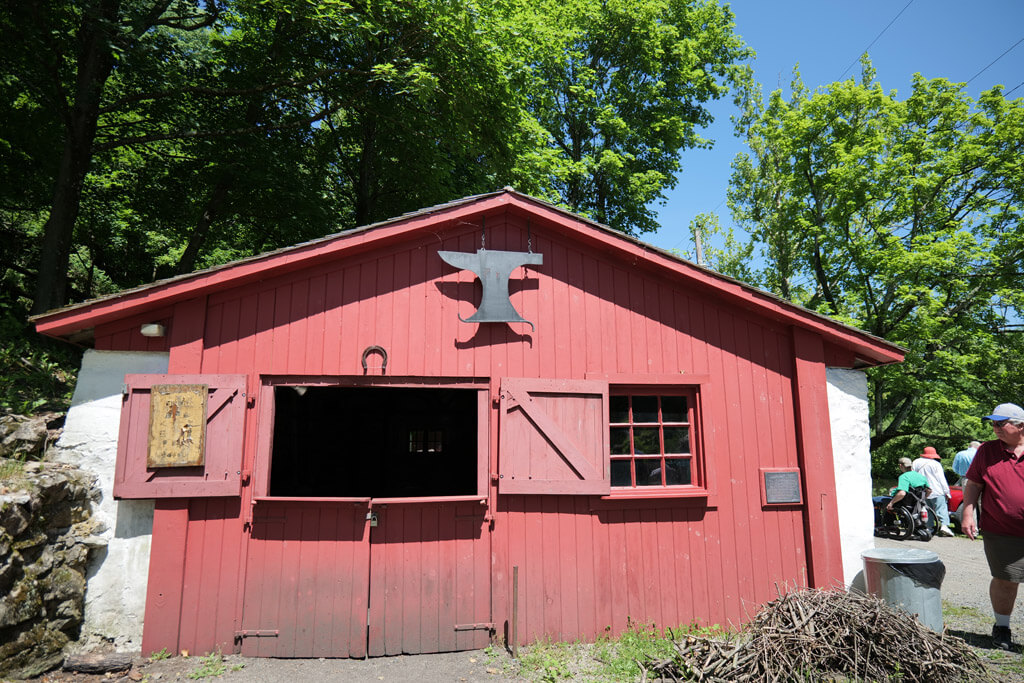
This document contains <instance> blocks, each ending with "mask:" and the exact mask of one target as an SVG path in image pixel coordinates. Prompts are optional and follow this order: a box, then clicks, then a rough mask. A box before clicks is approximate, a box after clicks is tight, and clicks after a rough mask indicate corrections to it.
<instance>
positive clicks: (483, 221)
mask: <svg viewBox="0 0 1024 683" xmlns="http://www.w3.org/2000/svg"><path fill="white" fill-rule="evenodd" d="M480 248H481V249H486V248H487V216H481V217H480Z"/></svg>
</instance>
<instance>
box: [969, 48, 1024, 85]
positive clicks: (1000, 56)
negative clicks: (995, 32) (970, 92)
mask: <svg viewBox="0 0 1024 683" xmlns="http://www.w3.org/2000/svg"><path fill="white" fill-rule="evenodd" d="M1021 43H1024V38H1021V39H1020V40H1018V41H1017V42H1016V43H1014V44H1013V45H1011V46H1010V47H1008V48H1007V49H1006V52H1004V53H1003V54H1001V55H999V56H998V57H996V58H995V59H993V60H992V61H991V62H990V63H989V65H988V66H986V67H985V68H984V69H982V70H981V71H979V72H978V73H976V74H974V75H973V76H971V78H970V80H968V81H967V83H966V85H969V84H970V82H971V81H973V80H974V79H975V78H977V77H978V76H980V75H981V74H983V73H985V72H986V71H988V67H989V66H992V65H993V64H995V63H996V62H998V61H999V60H1000V59H1002V58H1003V57H1005V56H1006V55H1008V54H1010V52H1011V51H1012V50H1013V48H1015V47H1017V46H1018V45H1020V44H1021ZM1017 87H1018V88H1019V87H1020V86H1019V85H1018V86H1017ZM1014 90H1016V88H1014ZM1011 92H1012V91H1011Z"/></svg>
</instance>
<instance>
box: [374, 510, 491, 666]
mask: <svg viewBox="0 0 1024 683" xmlns="http://www.w3.org/2000/svg"><path fill="white" fill-rule="evenodd" d="M485 512H486V508H485V507H484V506H483V505H481V504H480V503H479V502H477V501H470V502H435V503H401V504H398V505H383V506H380V507H374V510H373V515H374V517H375V519H376V524H377V526H376V527H373V528H372V529H371V530H370V597H369V607H370V610H369V645H368V650H369V654H370V655H371V656H376V655H397V654H417V653H428V652H452V651H456V650H473V649H478V648H482V647H485V646H486V645H487V643H488V641H489V635H490V633H489V631H490V628H491V626H492V625H491V624H490V623H489V620H490V600H491V566H490V564H491V562H490V538H489V534H490V525H489V523H488V521H487V520H486V519H485Z"/></svg>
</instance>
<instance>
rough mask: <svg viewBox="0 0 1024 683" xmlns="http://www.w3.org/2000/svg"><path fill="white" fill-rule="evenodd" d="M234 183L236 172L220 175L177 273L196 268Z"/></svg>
mask: <svg viewBox="0 0 1024 683" xmlns="http://www.w3.org/2000/svg"><path fill="white" fill-rule="evenodd" d="M234 184H235V174H234V173H233V172H231V171H227V172H226V173H224V175H222V176H221V177H220V180H218V181H217V184H216V185H214V187H213V192H211V193H210V197H209V199H207V200H206V207H205V208H204V209H203V213H202V215H200V216H199V220H198V221H196V225H195V227H194V228H193V229H192V234H190V235H189V236H188V245H186V247H185V251H184V253H182V255H181V258H180V259H179V260H178V265H177V267H176V268H175V273H176V274H178V275H182V274H184V273H191V272H192V271H193V270H195V267H196V260H197V259H198V258H199V250H200V249H201V248H202V246H203V244H204V243H205V242H206V235H207V234H208V233H209V232H210V226H211V225H213V223H214V221H216V220H217V218H218V217H219V216H220V213H221V209H223V208H224V204H225V203H226V202H227V198H228V193H229V192H230V191H231V187H232V186H233V185H234Z"/></svg>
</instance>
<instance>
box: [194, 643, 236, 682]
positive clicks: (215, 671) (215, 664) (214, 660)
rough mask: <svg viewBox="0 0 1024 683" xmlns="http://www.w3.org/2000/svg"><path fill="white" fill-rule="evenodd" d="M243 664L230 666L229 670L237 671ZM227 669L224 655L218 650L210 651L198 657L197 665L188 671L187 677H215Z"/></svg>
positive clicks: (197, 678)
mask: <svg viewBox="0 0 1024 683" xmlns="http://www.w3.org/2000/svg"><path fill="white" fill-rule="evenodd" d="M243 666H244V665H242V664H236V665H234V666H232V667H231V671H238V670H239V669H241V668H242V667H243ZM227 671H228V665H227V664H225V663H224V656H223V655H221V653H220V650H218V651H216V652H211V653H209V654H208V655H206V656H205V657H200V658H199V667H198V668H196V669H195V670H194V671H191V672H189V674H188V677H189V678H191V679H193V680H199V679H202V678H217V677H219V676H223V675H224V674H225V673H227Z"/></svg>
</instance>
